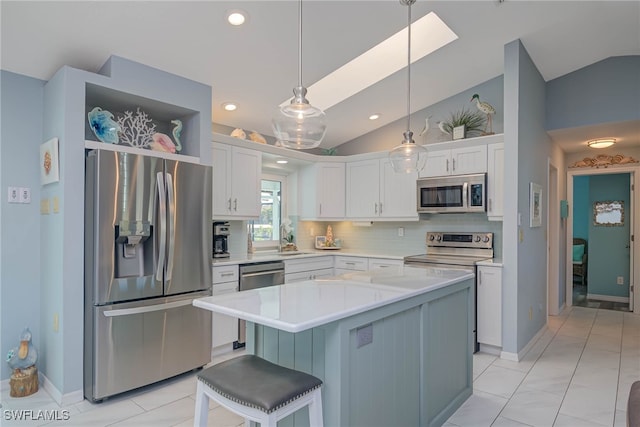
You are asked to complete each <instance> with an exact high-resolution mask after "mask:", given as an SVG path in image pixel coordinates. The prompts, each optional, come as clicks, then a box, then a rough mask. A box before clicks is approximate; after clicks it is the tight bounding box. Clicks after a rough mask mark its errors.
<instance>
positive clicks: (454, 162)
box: [451, 159, 456, 172]
mask: <svg viewBox="0 0 640 427" xmlns="http://www.w3.org/2000/svg"><path fill="white" fill-rule="evenodd" d="M451 163H453V171H454V172H455V170H456V159H453V160H451Z"/></svg>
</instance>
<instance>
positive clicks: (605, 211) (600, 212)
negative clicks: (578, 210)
mask: <svg viewBox="0 0 640 427" xmlns="http://www.w3.org/2000/svg"><path fill="white" fill-rule="evenodd" d="M593 225H595V226H605V227H622V226H623V225H624V200H613V201H612V200H607V201H603V202H595V203H594V204H593Z"/></svg>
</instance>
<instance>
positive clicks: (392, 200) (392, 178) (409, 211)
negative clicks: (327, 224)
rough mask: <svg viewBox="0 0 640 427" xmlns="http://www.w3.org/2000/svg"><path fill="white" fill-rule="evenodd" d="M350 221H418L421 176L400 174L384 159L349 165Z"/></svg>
mask: <svg viewBox="0 0 640 427" xmlns="http://www.w3.org/2000/svg"><path fill="white" fill-rule="evenodd" d="M346 167H347V171H346V176H347V179H346V181H347V209H346V212H347V218H350V219H377V220H405V221H406V220H417V219H418V214H417V211H416V179H417V178H418V176H417V173H412V174H404V173H403V174H397V173H395V172H394V171H393V168H392V166H391V163H390V162H389V160H388V159H387V158H386V157H385V158H384V159H372V160H360V161H355V162H348V163H347V166H346Z"/></svg>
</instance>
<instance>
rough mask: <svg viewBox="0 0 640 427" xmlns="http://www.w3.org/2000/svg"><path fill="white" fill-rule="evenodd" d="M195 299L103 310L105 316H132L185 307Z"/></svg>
mask: <svg viewBox="0 0 640 427" xmlns="http://www.w3.org/2000/svg"><path fill="white" fill-rule="evenodd" d="M192 304H193V299H187V300H181V301H173V302H168V303H165V304H154V305H148V306H146V307H134V308H119V309H116V310H106V311H104V312H103V314H104V316H105V317H118V316H130V315H132V314H141V313H150V312H152V311H161V310H170V309H172V308H178V307H184V306H185V305H192Z"/></svg>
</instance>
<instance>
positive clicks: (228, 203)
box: [227, 197, 231, 210]
mask: <svg viewBox="0 0 640 427" xmlns="http://www.w3.org/2000/svg"><path fill="white" fill-rule="evenodd" d="M227 206H228V208H227V209H228V210H231V197H229V201H228V202H227Z"/></svg>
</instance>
